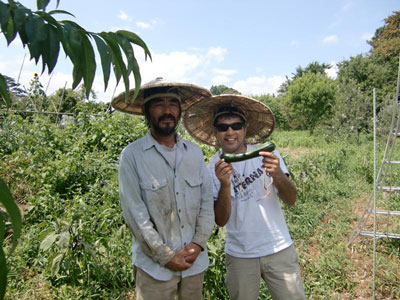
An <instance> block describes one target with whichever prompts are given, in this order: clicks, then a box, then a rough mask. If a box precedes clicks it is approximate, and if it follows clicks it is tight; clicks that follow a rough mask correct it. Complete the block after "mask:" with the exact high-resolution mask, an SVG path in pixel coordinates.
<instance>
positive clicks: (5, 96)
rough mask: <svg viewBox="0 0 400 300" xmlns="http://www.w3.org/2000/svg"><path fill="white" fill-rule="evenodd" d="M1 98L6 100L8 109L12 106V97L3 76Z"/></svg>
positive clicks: (0, 87) (0, 79) (0, 82)
mask: <svg viewBox="0 0 400 300" xmlns="http://www.w3.org/2000/svg"><path fill="white" fill-rule="evenodd" d="M0 96H1V97H3V99H4V100H5V102H6V104H7V107H10V106H11V97H10V93H9V92H8V88H7V83H6V80H5V78H4V77H3V75H1V74H0Z"/></svg>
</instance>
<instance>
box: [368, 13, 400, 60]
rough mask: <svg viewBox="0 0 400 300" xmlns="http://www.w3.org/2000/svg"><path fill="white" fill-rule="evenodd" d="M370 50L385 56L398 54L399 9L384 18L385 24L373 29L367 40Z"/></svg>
mask: <svg viewBox="0 0 400 300" xmlns="http://www.w3.org/2000/svg"><path fill="white" fill-rule="evenodd" d="M368 43H369V44H370V45H371V46H372V52H373V53H378V54H379V55H381V56H383V57H385V58H387V57H393V56H395V57H398V56H399V54H400V11H395V12H394V13H393V14H392V15H390V16H389V17H387V18H386V19H385V25H384V26H383V27H380V28H378V29H377V30H376V31H375V35H374V36H373V38H372V39H371V41H369V42H368Z"/></svg>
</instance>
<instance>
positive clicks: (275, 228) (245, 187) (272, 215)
mask: <svg viewBox="0 0 400 300" xmlns="http://www.w3.org/2000/svg"><path fill="white" fill-rule="evenodd" d="M256 147H257V146H255V145H248V146H247V150H251V149H254V148H256ZM220 154H221V153H220V152H218V153H216V154H215V155H214V156H213V157H212V158H211V160H210V162H209V164H208V169H209V170H210V173H211V176H212V179H213V194H214V201H215V200H217V197H218V192H219V189H220V187H221V183H220V181H219V180H218V178H217V177H216V176H215V164H216V163H217V162H218V161H219V160H220V158H219V155H220ZM274 154H275V155H277V156H278V157H279V159H280V167H281V169H282V171H283V172H284V173H286V174H288V173H289V172H288V170H287V167H286V165H285V163H284V161H283V159H282V157H281V155H280V154H279V152H278V151H276V150H275V151H274ZM232 166H233V168H234V169H235V174H234V175H231V182H232V184H231V203H232V204H231V206H232V208H231V215H230V218H229V220H228V223H227V224H226V230H227V235H226V241H225V252H226V253H228V254H229V255H231V256H235V257H243V258H251V257H261V256H265V255H270V254H273V253H276V252H279V251H281V250H283V249H285V248H287V247H289V246H290V245H291V244H292V243H293V242H292V239H291V237H290V234H289V230H288V228H287V225H286V222H285V219H284V216H283V213H282V209H281V202H280V200H279V198H278V196H277V194H276V191H275V188H274V186H273V185H272V184H271V185H270V183H271V178H270V175H269V174H268V173H267V174H265V171H264V168H263V163H262V157H261V156H259V157H256V158H253V159H248V160H245V161H241V162H236V163H232ZM264 180H265V187H268V186H269V187H268V191H269V192H267V190H266V189H265V188H264ZM267 194H268V197H266V195H267Z"/></svg>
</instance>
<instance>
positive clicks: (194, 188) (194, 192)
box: [185, 177, 202, 217]
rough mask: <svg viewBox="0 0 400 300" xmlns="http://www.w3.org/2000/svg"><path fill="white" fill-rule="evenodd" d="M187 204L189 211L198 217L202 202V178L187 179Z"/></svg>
mask: <svg viewBox="0 0 400 300" xmlns="http://www.w3.org/2000/svg"><path fill="white" fill-rule="evenodd" d="M185 183H186V184H185V204H186V208H187V209H188V211H190V212H192V214H193V215H194V216H196V217H197V215H198V212H199V210H200V202H201V184H202V180H201V178H195V177H185Z"/></svg>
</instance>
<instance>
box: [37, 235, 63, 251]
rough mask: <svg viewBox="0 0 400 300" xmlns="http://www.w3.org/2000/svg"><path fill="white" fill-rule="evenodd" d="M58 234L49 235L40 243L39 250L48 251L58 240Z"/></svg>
mask: <svg viewBox="0 0 400 300" xmlns="http://www.w3.org/2000/svg"><path fill="white" fill-rule="evenodd" d="M58 236H59V235H58V234H57V233H55V232H52V233H50V234H49V235H48V236H46V238H45V239H44V240H43V241H42V242H41V243H40V249H41V250H43V251H46V250H48V249H49V248H50V247H51V246H52V245H53V244H54V242H55V241H56V239H57V238H58Z"/></svg>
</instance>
